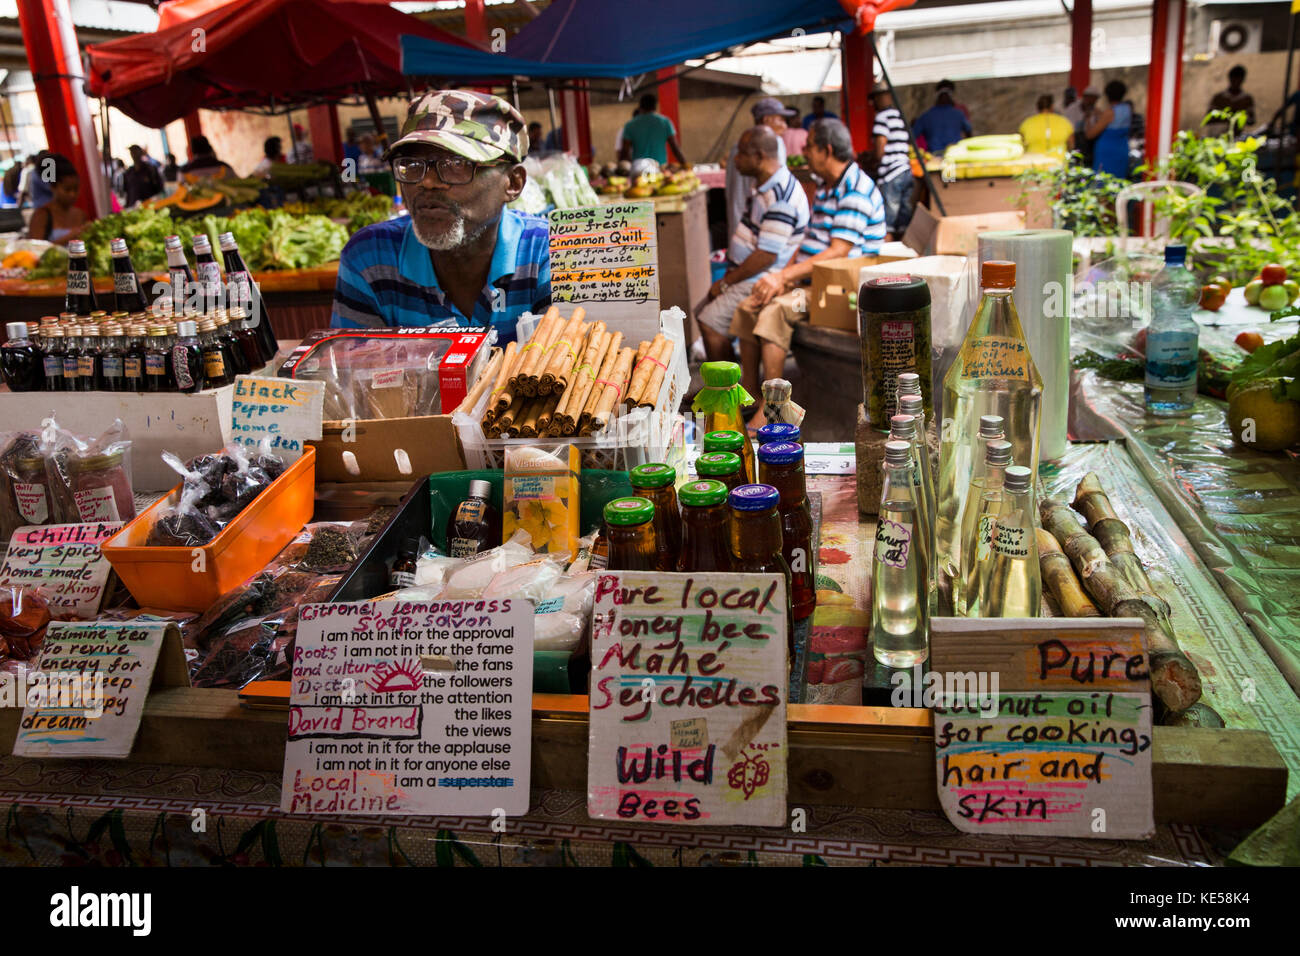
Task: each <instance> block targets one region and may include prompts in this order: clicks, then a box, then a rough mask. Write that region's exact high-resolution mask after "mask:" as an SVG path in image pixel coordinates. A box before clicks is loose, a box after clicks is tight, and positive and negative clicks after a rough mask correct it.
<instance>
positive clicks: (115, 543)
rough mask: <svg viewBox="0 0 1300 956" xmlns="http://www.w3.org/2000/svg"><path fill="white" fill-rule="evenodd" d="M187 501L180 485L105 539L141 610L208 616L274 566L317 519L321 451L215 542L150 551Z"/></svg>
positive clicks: (306, 455)
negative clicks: (163, 524)
mask: <svg viewBox="0 0 1300 956" xmlns="http://www.w3.org/2000/svg"><path fill="white" fill-rule="evenodd" d="M180 496H181V485H177V486H176V487H175V488H173V489H172V490H171V493H170V494H168V495H167V497H166V498H162V499H160V500H159V501H157V502H155V503H154V504H153V505H152V506H151V507H150V508H148V510H146V511H144V512H142V513H141V514H139V515H137V516H136V518H135V520H133V521H131V522H130V523H128V524H127V525H125V526H124V527H123V528H122V530H121V531H119V532H118V533H117V534H115V535H113V537H111V538H109V539H108V540H107V541H105V542H104V543H103V545H102V546H101V550H102V551H103V552H104V557H105V558H107V559H108V563H109V564H111V565H112V566H113V570H114V571H116V572H117V575H118V577H120V578H121V579H122V583H123V584H125V585H126V587H127V590H128V591H130V592H131V596H132V597H133V598H135V600H136V602H137V603H138V604H139V605H140V606H141V607H154V608H160V609H162V610H168V611H199V612H202V611H206V610H207V609H208V608H209V607H211V606H212V605H213V604H214V603H215V602H216V600H217V598H219V597H221V595H223V594H225V593H227V592H228V591H233V590H234V589H235V588H237V587H239V585H241V584H243V583H244V582H245V581H247V580H248V579H249V578H251V577H252V576H253V575H254V574H256V573H257V572H259V571H261V570H262V569H263V568H264V567H266V566H267V564H269V563H270V561H271V559H272V558H274V557H275V556H276V555H277V554H279V553H280V551H281V549H283V548H284V546H285V545H286V544H288V543H289V542H290V541H292V540H293V538H294V536H295V535H296V534H297V533H298V532H299V531H301V530H302V526H303V525H305V524H306V523H307V522H308V521H310V520H311V515H312V508H313V507H314V506H315V500H316V449H314V448H312V447H311V446H310V445H308V446H307V448H306V450H305V451H304V452H303V455H302V457H301V458H299V459H298V460H297V461H295V462H294V463H293V464H291V465H290V466H289V467H288V468H286V469H285V472H284V474H282V475H281V476H280V477H279V478H277V479H275V481H273V482H271V484H270V485H269V486H268V487H267V489H266V490H265V491H263V492H262V493H261V494H260V495H258V496H257V497H256V498H254V499H253V501H252V503H251V504H250V505H249V506H248V507H247V508H245V509H244V510H243V511H241V512H240V513H239V514H238V515H237V516H236V517H235V520H234V521H232V522H230V524H228V525H226V526H225V527H224V528H222V529H221V533H220V534H218V535H217V536H216V537H215V538H213V539H212V540H211V541H209V542H208V543H207V544H205V545H202V546H201V547H198V548H162V547H148V546H146V545H145V542H146V541H147V540H148V539H149V530H150V529H151V528H152V527H153V523H154V521H155V520H157V518H158V517H159V516H160V514H161V512H162V510H163V509H166V508H167V507H169V506H170V505H172V504H175V503H177V502H179V501H180Z"/></svg>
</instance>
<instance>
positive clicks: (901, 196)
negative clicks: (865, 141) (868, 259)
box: [871, 88, 912, 239]
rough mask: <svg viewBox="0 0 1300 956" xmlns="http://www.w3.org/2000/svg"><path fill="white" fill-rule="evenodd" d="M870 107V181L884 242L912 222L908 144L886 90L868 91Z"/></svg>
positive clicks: (902, 230)
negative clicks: (880, 205) (880, 208)
mask: <svg viewBox="0 0 1300 956" xmlns="http://www.w3.org/2000/svg"><path fill="white" fill-rule="evenodd" d="M871 105H872V108H873V109H874V110H875V111H876V120H875V124H874V125H873V126H872V127H871V152H872V159H873V160H874V161H875V167H874V172H875V176H874V177H873V178H874V179H875V182H876V187H877V188H878V189H879V190H880V196H881V198H882V199H883V200H884V201H885V229H886V233H887V238H889V239H898V238H901V237H902V235H903V233H904V232H905V231H906V230H907V224H908V223H909V222H911V221H912V163H911V160H910V158H909V149H910V147H911V143H910V142H909V140H908V136H907V124H906V123H904V122H903V113H902V111H901V110H899V108H898V107H897V106H895V105H894V95H893V93H892V92H891V91H890V90H889V89H888V88H883V89H877V90H872V91H871Z"/></svg>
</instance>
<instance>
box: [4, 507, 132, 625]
mask: <svg viewBox="0 0 1300 956" xmlns="http://www.w3.org/2000/svg"><path fill="white" fill-rule="evenodd" d="M121 527H122V522H120V521H103V522H92V523H88V524H48V525H33V526H30V527H25V528H19V529H18V530H17V531H15V532H14V534H13V537H12V538H10V539H9V550H8V551H6V552H5V560H4V564H3V565H2V566H0V584H25V585H36V586H39V587H40V588H41V589H42V591H43V592H44V594H45V596H46V598H47V599H48V600H49V602H50V614H51V615H53V617H54V618H55V619H56V620H86V619H88V618H92V617H94V616H95V614H96V613H98V611H99V602H100V601H102V600H103V598H104V587H105V586H106V585H107V584H108V573H109V571H110V570H111V569H110V567H109V564H108V560H107V559H106V558H105V557H104V555H103V554H102V553H101V552H100V550H99V546H100V544H102V543H103V542H104V541H107V540H108V539H109V538H111V537H112V536H113V535H114V534H116V533H117V531H118V529H119V528H121Z"/></svg>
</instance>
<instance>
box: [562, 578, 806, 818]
mask: <svg viewBox="0 0 1300 956" xmlns="http://www.w3.org/2000/svg"><path fill="white" fill-rule="evenodd" d="M786 647H787V645H786V588H785V579H784V578H783V577H782V576H780V575H770V574H659V573H648V572H633V571H621V572H618V573H608V574H602V575H601V576H600V577H599V578H598V579H597V582H596V607H595V620H594V622H593V625H592V650H591V729H590V734H591V738H590V745H589V748H588V752H587V753H588V764H587V812H588V813H589V814H591V816H593V817H597V818H601V819H609V820H628V821H636V822H639V823H675V824H687V825H690V824H698V825H709V826H718V825H727V824H733V825H750V826H755V825H757V826H780V825H782V824H784V823H785V822H786V809H785V797H786V759H787V748H786V736H785V729H786V728H785V715H786V701H787V696H786V695H787V691H788V687H789V669H788V666H787V650H786Z"/></svg>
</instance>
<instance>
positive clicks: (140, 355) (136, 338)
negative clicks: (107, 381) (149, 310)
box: [122, 323, 149, 392]
mask: <svg viewBox="0 0 1300 956" xmlns="http://www.w3.org/2000/svg"><path fill="white" fill-rule="evenodd" d="M148 333H149V329H148V327H147V326H146V325H144V324H143V323H139V324H132V325H131V326H129V327H128V328H127V334H126V345H125V346H124V348H123V349H122V380H123V381H122V388H123V390H124V391H127V392H143V391H144V390H145V380H144V349H145V336H146V335H148Z"/></svg>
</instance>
